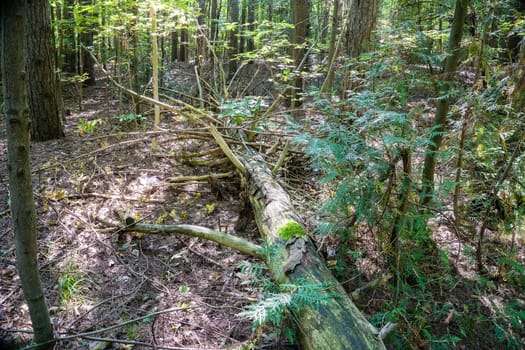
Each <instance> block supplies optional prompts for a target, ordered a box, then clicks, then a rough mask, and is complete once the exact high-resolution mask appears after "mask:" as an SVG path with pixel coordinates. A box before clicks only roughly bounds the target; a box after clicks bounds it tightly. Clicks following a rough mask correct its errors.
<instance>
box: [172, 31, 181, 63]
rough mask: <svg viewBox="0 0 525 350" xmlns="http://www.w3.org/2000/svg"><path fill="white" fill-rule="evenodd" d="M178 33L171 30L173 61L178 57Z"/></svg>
mask: <svg viewBox="0 0 525 350" xmlns="http://www.w3.org/2000/svg"><path fill="white" fill-rule="evenodd" d="M178 50H179V33H178V32H177V31H176V30H174V31H173V32H171V61H172V62H175V61H176V60H177V59H178V58H179V53H178Z"/></svg>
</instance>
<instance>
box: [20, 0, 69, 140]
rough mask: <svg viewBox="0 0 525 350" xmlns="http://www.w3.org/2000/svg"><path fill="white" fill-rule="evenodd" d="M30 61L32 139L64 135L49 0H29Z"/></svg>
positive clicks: (27, 13) (28, 67)
mask: <svg viewBox="0 0 525 350" xmlns="http://www.w3.org/2000/svg"><path fill="white" fill-rule="evenodd" d="M26 20H27V23H31V25H30V26H28V28H27V29H28V36H27V39H28V40H27V62H26V69H27V74H28V76H30V77H31V79H29V80H28V85H29V89H28V93H29V95H28V97H29V99H28V102H29V115H30V119H31V139H32V140H34V141H46V140H53V139H58V138H62V137H64V127H63V125H62V121H63V116H64V112H63V106H62V100H61V94H60V91H59V82H58V79H57V75H56V74H55V67H54V56H53V50H52V47H51V45H52V42H53V32H52V30H51V8H50V5H49V1H48V0H28V1H27V10H26Z"/></svg>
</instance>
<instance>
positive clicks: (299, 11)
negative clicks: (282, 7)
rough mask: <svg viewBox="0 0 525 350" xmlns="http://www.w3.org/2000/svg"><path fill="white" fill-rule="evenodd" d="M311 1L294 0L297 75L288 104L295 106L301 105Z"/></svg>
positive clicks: (295, 64)
mask: <svg viewBox="0 0 525 350" xmlns="http://www.w3.org/2000/svg"><path fill="white" fill-rule="evenodd" d="M309 10H310V9H309V3H308V0H292V1H291V11H292V22H293V25H294V30H293V36H292V44H293V51H292V57H293V62H294V68H295V77H294V80H293V87H292V90H291V92H290V94H289V96H288V104H289V105H290V106H291V107H292V108H294V107H297V106H300V105H301V100H300V98H299V97H298V95H300V94H301V93H302V92H303V84H304V79H303V76H302V75H301V70H302V66H303V61H304V59H305V54H306V48H305V45H306V38H307V37H308V28H309Z"/></svg>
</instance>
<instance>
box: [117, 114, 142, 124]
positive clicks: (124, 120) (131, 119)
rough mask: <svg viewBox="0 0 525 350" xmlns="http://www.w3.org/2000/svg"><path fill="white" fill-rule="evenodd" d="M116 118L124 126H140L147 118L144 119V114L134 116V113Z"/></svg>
mask: <svg viewBox="0 0 525 350" xmlns="http://www.w3.org/2000/svg"><path fill="white" fill-rule="evenodd" d="M115 118H116V119H117V120H118V122H119V123H120V124H123V125H129V124H131V123H134V124H140V123H142V122H143V121H145V120H146V117H144V116H143V115H142V114H134V113H129V114H120V115H118V116H116V117H115Z"/></svg>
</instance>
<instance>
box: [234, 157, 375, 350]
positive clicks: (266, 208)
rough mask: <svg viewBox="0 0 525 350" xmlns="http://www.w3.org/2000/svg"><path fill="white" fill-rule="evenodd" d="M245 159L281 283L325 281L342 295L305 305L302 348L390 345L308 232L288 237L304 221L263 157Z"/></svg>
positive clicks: (274, 272)
mask: <svg viewBox="0 0 525 350" xmlns="http://www.w3.org/2000/svg"><path fill="white" fill-rule="evenodd" d="M243 163H244V165H245V167H246V170H247V171H248V174H249V189H248V192H249V198H250V202H251V205H252V208H253V211H254V214H255V220H256V222H257V226H258V227H259V231H260V233H261V235H262V236H263V237H264V238H265V239H266V240H267V241H268V244H269V246H270V247H271V248H270V249H269V251H271V252H274V253H271V255H270V256H268V257H267V260H268V261H267V265H268V267H269V269H270V272H271V273H272V275H273V278H274V279H275V280H276V281H277V282H279V283H283V282H288V283H294V282H298V281H306V282H308V283H315V284H321V283H324V284H327V285H328V286H330V287H329V289H331V292H333V293H334V294H335V295H337V296H336V297H334V298H333V299H330V301H329V302H328V303H327V304H324V305H320V306H319V307H310V306H306V307H304V308H302V309H301V310H300V311H299V312H298V313H296V314H294V319H295V320H296V322H297V325H298V329H299V343H300V345H301V347H302V349H304V350H338V349H341V350H343V349H385V346H384V344H383V342H382V340H381V339H380V338H379V337H378V335H377V331H376V330H375V329H374V327H373V326H372V325H371V324H370V323H368V321H367V320H366V318H365V317H364V316H363V315H362V314H361V313H360V312H359V310H358V309H357V307H356V306H355V305H354V303H353V302H352V301H351V299H350V298H349V297H348V295H347V293H346V291H345V290H344V289H343V287H342V286H341V285H340V284H339V283H338V282H337V280H336V279H335V278H334V277H333V275H332V274H331V272H330V271H329V270H328V268H327V267H326V265H325V263H324V261H323V260H322V259H321V258H320V257H319V255H318V254H317V251H316V248H315V247H314V245H313V243H312V241H311V240H310V238H309V237H308V235H304V236H302V237H300V236H292V237H290V238H288V239H284V238H283V237H284V236H283V234H282V232H283V228H284V227H287V226H288V225H289V224H290V223H295V224H297V223H299V224H300V222H301V219H300V218H299V215H298V214H297V212H296V211H295V210H294V208H293V205H292V203H291V200H290V197H289V196H288V194H287V193H286V192H285V191H284V190H283V189H282V187H281V186H280V185H279V184H278V183H277V182H276V181H275V180H274V179H273V177H272V175H271V172H270V170H269V169H268V168H267V166H266V163H265V162H264V160H263V159H262V157H261V156H260V155H258V154H257V153H255V152H254V151H250V150H248V151H247V154H246V156H245V157H244V159H243ZM297 226H298V225H297ZM299 227H302V226H299ZM298 232H300V230H299V231H298ZM303 232H304V231H303Z"/></svg>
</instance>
